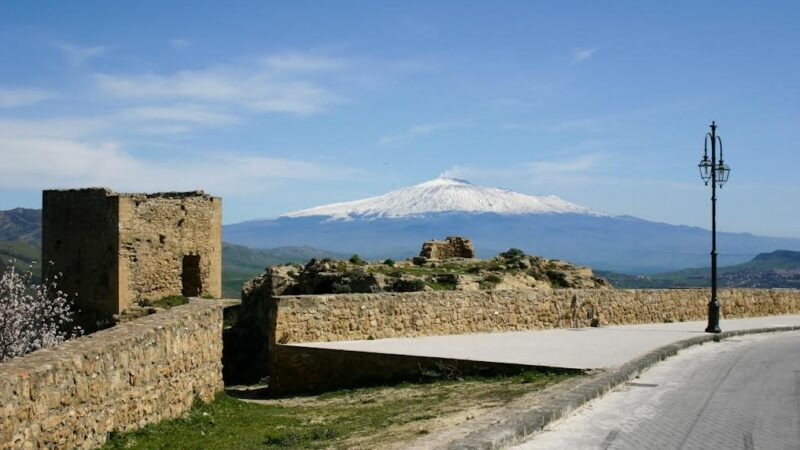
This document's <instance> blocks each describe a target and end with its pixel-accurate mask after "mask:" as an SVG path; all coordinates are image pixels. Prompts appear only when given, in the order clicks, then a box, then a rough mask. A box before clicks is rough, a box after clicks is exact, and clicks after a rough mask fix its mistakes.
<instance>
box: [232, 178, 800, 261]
mask: <svg viewBox="0 0 800 450" xmlns="http://www.w3.org/2000/svg"><path fill="white" fill-rule="evenodd" d="M450 235H461V236H467V237H469V238H471V239H472V240H473V242H474V243H475V246H476V250H477V252H478V256H481V257H488V256H491V255H495V254H497V253H498V252H500V251H503V250H507V249H508V248H510V247H517V248H520V249H523V250H525V251H526V252H527V253H530V254H536V255H542V256H545V257H548V258H559V259H564V260H567V261H570V262H573V263H576V264H583V265H588V266H591V267H594V268H597V269H601V270H610V271H616V272H624V273H631V274H646V273H656V272H665V271H670V270H675V269H683V268H686V267H699V266H704V265H706V264H707V261H708V249H709V244H710V242H709V240H710V233H709V231H708V230H706V229H703V228H699V227H690V226H684V225H670V224H666V223H657V222H651V221H648V220H644V219H639V218H636V217H631V216H614V215H610V214H605V213H602V212H600V211H594V210H592V209H590V208H586V207H583V206H580V205H576V204H574V203H571V202H568V201H566V200H563V199H560V198H558V197H555V196H534V195H525V194H521V193H517V192H513V191H509V190H505V189H497V188H491V187H483V186H477V185H473V184H471V183H469V182H467V181H464V180H457V179H451V178H444V177H440V178H436V179H434V180H431V181H428V182H425V183H422V184H418V185H415V186H411V187H406V188H402V189H398V190H395V191H392V192H389V193H387V194H384V195H380V196H377V197H371V198H366V199H363V200H356V201H351V202H343V203H334V204H330V205H325V206H319V207H315V208H311V209H306V210H302V211H296V212H292V213H287V214H284V215H282V216H279V217H277V218H273V219H258V220H250V221H246V222H241V223H237V224H232V225H226V226H225V227H223V238H224V240H225V241H226V242H230V243H234V244H240V245H245V246H248V247H254V248H273V247H279V246H311V247H315V248H324V249H326V250H329V251H333V252H339V253H358V254H360V255H361V256H363V257H366V258H376V259H377V258H387V257H391V258H404V257H408V256H411V255H414V254H416V253H417V252H418V251H419V245H420V242H423V241H425V240H428V239H431V238H443V237H445V236H450ZM718 245H719V249H720V250H719V263H720V265H730V264H738V263H742V262H745V261H748V260H750V259H751V258H753V257H755V256H756V255H757V254H759V253H765V252H771V251H774V250H777V249H784V250H800V239H794V238H773V237H761V236H755V235H752V234H749V233H719V234H718Z"/></svg>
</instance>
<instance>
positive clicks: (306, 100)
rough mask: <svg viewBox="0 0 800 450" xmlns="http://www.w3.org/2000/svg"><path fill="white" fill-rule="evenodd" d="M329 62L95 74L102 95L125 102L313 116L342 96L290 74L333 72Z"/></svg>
mask: <svg viewBox="0 0 800 450" xmlns="http://www.w3.org/2000/svg"><path fill="white" fill-rule="evenodd" d="M326 61H327V60H320V59H313V58H304V57H303V56H301V54H290V56H276V57H273V59H270V58H267V59H266V62H263V61H262V62H260V63H256V64H252V63H251V64H249V65H247V64H246V65H244V66H242V67H236V68H234V67H227V66H220V67H213V68H208V69H202V70H185V71H180V72H175V73H171V74H164V75H162V74H152V73H151V74H140V75H126V74H121V75H115V74H95V76H94V78H95V81H96V83H97V87H98V89H99V90H100V91H101V92H102V93H105V94H107V95H111V96H113V97H118V98H123V99H137V100H143V99H144V100H160V101H164V100H166V101H192V102H208V103H218V104H229V105H236V106H239V107H244V108H248V109H251V110H256V111H262V112H282V113H293V114H312V113H317V112H321V111H324V110H326V109H328V108H329V107H331V106H332V105H334V104H337V103H339V102H341V101H343V98H342V97H341V96H340V95H337V94H335V93H334V92H333V91H332V89H330V88H328V87H326V86H323V81H315V80H313V79H300V78H296V77H295V76H291V75H292V72H297V71H300V72H302V71H315V72H318V71H330V70H334V67H333V65H332V63H331V62H330V61H328V62H326ZM337 67H338V66H337ZM328 81H330V80H326V82H328Z"/></svg>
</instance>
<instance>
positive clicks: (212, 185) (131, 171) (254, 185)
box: [0, 121, 358, 194]
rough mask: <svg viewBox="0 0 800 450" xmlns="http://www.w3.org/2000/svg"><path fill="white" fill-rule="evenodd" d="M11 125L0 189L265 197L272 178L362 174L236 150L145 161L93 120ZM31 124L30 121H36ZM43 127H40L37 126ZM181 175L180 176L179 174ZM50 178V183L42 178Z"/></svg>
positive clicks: (4, 140) (3, 128)
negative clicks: (103, 135) (200, 191)
mask: <svg viewBox="0 0 800 450" xmlns="http://www.w3.org/2000/svg"><path fill="white" fill-rule="evenodd" d="M50 123H51V124H52V125H56V127H55V128H54V129H53V130H45V129H44V127H41V126H40V127H32V126H28V127H21V128H20V127H13V126H12V125H13V124H9V123H5V122H0V155H3V157H2V158H0V189H41V188H42V187H74V186H108V187H111V188H113V189H119V190H135V191H157V190H192V189H196V188H197V187H198V186H202V187H203V188H204V189H208V190H210V191H212V192H215V193H220V194H230V193H243V192H263V191H264V190H265V188H266V187H267V186H269V185H270V183H272V182H273V180H288V181H299V180H323V181H324V180H340V179H345V178H347V177H352V176H355V175H358V173H357V171H355V170H353V169H350V168H347V167H337V166H332V165H330V164H321V163H319V164H318V163H315V162H313V161H307V160H297V159H287V158H281V157H271V156H265V155H253V154H245V153H241V152H236V151H204V152H193V153H191V155H186V156H179V155H178V156H171V157H163V156H162V157H160V158H158V159H146V158H142V157H140V156H136V155H134V154H131V153H129V152H127V151H126V150H125V148H124V145H123V144H122V143H121V142H120V141H118V140H103V139H97V138H94V137H92V134H94V132H95V131H96V128H95V127H93V126H90V125H89V124H88V123H84V124H77V125H79V126H78V127H77V128H76V129H75V130H72V131H71V132H70V130H69V129H68V125H69V123H66V122H65V123H63V124H61V125H59V124H58V123H56V122H53V121H51V122H50ZM31 125H32V124H31ZM40 125H41V124H40ZM176 171H180V174H181V176H175V173H176ZM45 180H46V181H45Z"/></svg>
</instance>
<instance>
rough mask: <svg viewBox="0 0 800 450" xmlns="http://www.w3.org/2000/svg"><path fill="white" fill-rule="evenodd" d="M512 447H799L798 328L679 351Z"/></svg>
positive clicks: (799, 368)
mask: <svg viewBox="0 0 800 450" xmlns="http://www.w3.org/2000/svg"><path fill="white" fill-rule="evenodd" d="M515 448H517V449H637V450H641V449H745V450H750V449H770V450H771V449H793V450H796V449H800V333H798V332H791V333H774V334H767V335H751V336H740V337H736V338H732V339H728V340H724V341H722V342H719V343H715V342H711V343H707V344H705V345H702V346H697V347H693V348H689V349H687V350H683V351H681V352H680V353H679V354H678V355H676V356H673V357H671V358H669V359H667V360H666V361H664V362H662V363H659V364H658V365H656V366H654V367H653V368H651V369H650V370H648V371H647V372H645V373H644V374H642V376H641V377H640V378H638V379H635V380H633V381H631V382H629V383H627V384H624V385H622V386H620V387H618V388H617V389H615V390H614V391H612V392H611V393H609V394H607V395H606V396H604V397H603V398H601V399H599V400H596V401H594V402H591V403H589V404H587V405H586V406H585V407H583V408H582V409H580V410H578V411H577V412H576V413H575V414H573V415H572V416H569V417H567V418H566V419H564V420H561V421H559V422H556V423H554V424H553V425H551V426H550V427H548V428H547V429H546V430H545V431H543V432H541V433H539V434H536V435H534V437H533V439H531V440H530V441H528V442H526V443H524V444H523V445H520V446H518V447H515Z"/></svg>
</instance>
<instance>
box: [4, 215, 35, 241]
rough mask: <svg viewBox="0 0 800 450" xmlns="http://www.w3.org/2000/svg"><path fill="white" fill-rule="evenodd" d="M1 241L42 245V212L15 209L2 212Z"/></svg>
mask: <svg viewBox="0 0 800 450" xmlns="http://www.w3.org/2000/svg"><path fill="white" fill-rule="evenodd" d="M0 241H6V242H25V243H27V244H32V245H35V246H39V245H41V244H42V210H41V209H27V208H15V209H9V210H6V211H0Z"/></svg>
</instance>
